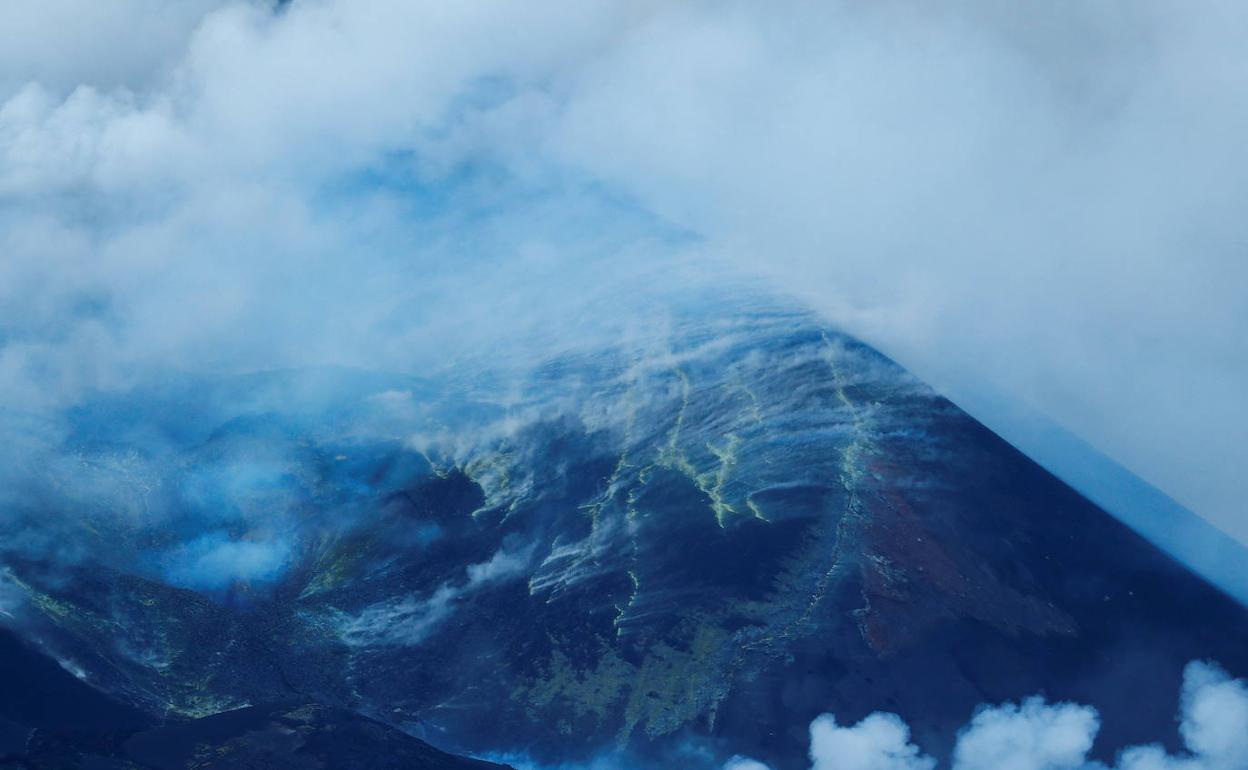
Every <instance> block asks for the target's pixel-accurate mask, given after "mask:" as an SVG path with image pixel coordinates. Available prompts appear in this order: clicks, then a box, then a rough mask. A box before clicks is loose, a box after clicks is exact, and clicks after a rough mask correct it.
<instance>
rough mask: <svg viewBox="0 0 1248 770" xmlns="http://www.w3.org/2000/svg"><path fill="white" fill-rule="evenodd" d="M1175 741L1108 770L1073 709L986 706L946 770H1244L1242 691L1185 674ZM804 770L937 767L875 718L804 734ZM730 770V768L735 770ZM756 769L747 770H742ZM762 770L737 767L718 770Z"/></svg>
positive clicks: (822, 720)
mask: <svg viewBox="0 0 1248 770" xmlns="http://www.w3.org/2000/svg"><path fill="white" fill-rule="evenodd" d="M1179 719H1180V727H1179V732H1180V734H1181V735H1182V737H1183V742H1184V744H1185V745H1186V747H1187V753H1186V754H1182V755H1179V756H1173V755H1170V754H1167V753H1166V751H1165V749H1164V748H1162V747H1161V746H1160V745H1153V746H1134V747H1129V748H1126V749H1124V750H1122V751H1121V752H1120V754H1119V757H1118V761H1117V762H1116V763H1115V765H1114V768H1107V767H1106V766H1105V765H1103V764H1101V763H1099V762H1095V761H1093V760H1090V759H1089V758H1088V752H1089V751H1090V750H1091V749H1092V744H1093V741H1094V740H1095V739H1096V734H1097V731H1098V730H1099V729H1100V717H1099V715H1098V714H1097V712H1096V709H1094V708H1091V707H1090V706H1081V705H1078V704H1074V703H1057V704H1049V703H1046V702H1045V701H1044V699H1043V698H1040V697H1038V696H1037V697H1033V698H1028V699H1027V700H1024V701H1023V702H1022V703H1019V704H1014V703H1005V704H1001V705H995V706H983V707H981V708H980V709H978V710H977V711H976V713H975V715H974V717H972V719H971V722H970V723H969V724H968V725H967V726H966V727H965V728H963V729H962V730H961V731H960V732H959V733H958V739H957V743H956V745H955V747H954V751H953V757H952V761H951V768H952V770H1244V768H1248V681H1245V680H1242V679H1232V678H1231V677H1230V676H1229V675H1228V674H1227V673H1226V672H1225V671H1223V670H1222V669H1221V668H1219V667H1218V666H1217V665H1215V664H1212V663H1207V662H1202V661H1193V662H1191V663H1189V664H1188V666H1187V668H1186V669H1185V671H1184V674H1183V692H1182V697H1181V702H1180V714H1179ZM810 736H811V743H810V756H811V761H812V763H813V764H812V765H811V770H933V768H935V766H936V761H935V760H933V759H931V758H929V757H926V756H924V755H922V754H921V753H920V752H919V749H918V748H917V747H916V746H914V745H913V744H911V743H910V730H909V728H908V727H907V726H906V724H905V722H903V721H902V720H901V718H900V717H898V716H897V715H896V714H885V713H875V714H872V715H870V716H868V717H867V718H866V719H864V720H863V721H862V722H860V723H858V724H857V725H856V726H854V727H841V726H839V725H837V723H836V719H835V718H834V717H833V716H832V715H830V714H824V715H823V716H820V717H818V718H817V719H815V721H814V722H812V723H811V725H810ZM734 763H735V764H734ZM749 763H753V764H749ZM742 768H749V770H765V768H766V765H763V764H762V763H759V762H756V761H755V760H751V759H747V758H744V757H734V758H733V759H732V760H730V761H729V762H728V764H726V765H725V766H724V770H742Z"/></svg>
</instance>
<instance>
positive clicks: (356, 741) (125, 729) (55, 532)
mask: <svg viewBox="0 0 1248 770" xmlns="http://www.w3.org/2000/svg"><path fill="white" fill-rule="evenodd" d="M63 426H64V429H63V430H61V431H59V432H56V433H55V434H49V437H47V438H46V439H45V440H43V441H42V443H40V444H39V448H38V449H37V450H32V454H31V459H30V464H29V467H28V468H25V469H24V470H23V474H24V476H23V478H24V479H25V481H26V483H25V485H24V488H23V489H22V490H21V495H20V498H19V499H20V503H19V504H18V505H15V510H14V511H13V513H12V515H10V516H8V517H7V518H6V519H5V524H4V526H5V529H6V530H7V531H6V538H7V544H6V545H5V546H4V550H3V554H4V563H5V565H6V569H7V572H6V573H5V574H6V592H5V593H6V596H8V595H11V596H13V597H16V599H14V600H13V607H12V611H11V613H9V615H8V617H7V618H6V623H7V625H8V626H9V627H10V629H11V632H12V633H13V634H15V635H17V636H20V637H21V638H22V639H23V640H25V641H24V643H23V645H24V646H23V647H22V649H24V650H26V653H23V654H27V653H28V654H30V655H42V656H47V657H46V658H41V659H42V660H45V662H46V660H47V659H48V658H51V659H55V660H56V661H58V662H59V663H60V664H61V666H60V667H56V666H51V667H47V672H46V676H47V677H49V678H53V677H56V678H57V681H61V680H64V679H65V677H68V676H69V675H68V674H66V673H65V672H66V671H69V672H72V673H73V676H72V677H69V679H71V680H72V686H73V687H80V688H82V689H83V690H84V692H89V693H90V696H89V697H88V696H86V695H84V696H82V697H83V698H86V699H87V700H81V699H79V698H78V697H77V696H75V697H67V699H66V702H68V701H74V702H79V701H80V700H81V702H83V703H86V704H87V705H86V706H84V707H83V708H89V707H90V703H89V699H90V698H107V699H108V700H109V702H110V703H114V704H117V709H118V710H117V711H116V713H117V714H119V715H123V716H124V719H123V718H122V717H120V716H119V717H118V718H117V720H120V721H117V720H113V721H109V720H105V719H103V718H101V719H100V720H96V721H92V722H89V723H84V724H83V725H82V730H81V731H79V732H85V733H86V734H87V735H86V737H81V736H79V737H76V738H72V739H71V738H61V739H58V740H61V741H62V743H60V744H57V745H58V746H61V748H58V749H57V750H58V751H62V752H63V753H64V752H68V751H69V750H70V749H67V748H64V747H65V746H73V747H78V748H74V749H73V750H74V751H79V752H80V753H81V751H82V750H81V745H84V744H83V742H87V743H89V742H90V741H95V742H96V743H97V744H101V745H104V747H105V748H104V749H99V750H98V751H96V755H98V756H101V757H112V759H110V760H109V761H116V762H122V761H124V762H129V763H131V764H129V765H124V766H126V767H151V768H158V767H159V768H163V767H173V766H178V767H182V766H186V767H191V766H194V767H199V766H203V767H209V766H211V767H217V766H218V765H207V764H205V765H196V764H193V763H194V762H195V761H203V757H204V755H203V754H202V752H201V753H200V754H194V752H193V751H190V750H189V749H188V750H186V752H189V753H186V752H184V747H185V746H188V745H202V746H208V747H209V748H210V749H211V747H213V746H216V747H217V748H220V747H224V746H227V745H233V746H237V745H238V740H240V739H239V738H238V735H240V734H241V735H249V736H252V737H251V738H248V739H247V740H249V741H252V743H253V744H255V743H257V742H262V741H261V738H260V737H256V734H257V732H259V733H261V734H262V735H261V737H263V741H267V742H264V743H263V745H265V746H268V745H269V744H270V743H271V742H274V741H278V740H279V739H281V740H286V739H287V738H288V737H289V735H298V734H300V733H299V729H300V726H301V725H302V726H307V725H315V726H316V729H315V730H312V728H309V730H310V731H312V732H315V733H316V737H315V740H316V741H322V742H328V743H325V745H328V746H331V747H332V746H333V740H334V739H333V738H332V735H331V733H332V734H337V735H341V736H343V738H342V740H344V741H351V743H350V746H353V747H355V751H356V754H357V755H360V753H361V752H363V753H364V754H366V753H367V752H368V751H382V750H381V749H376V748H364V747H366V746H374V747H376V746H385V747H394V746H398V745H400V744H402V745H404V746H408V744H406V743H403V741H409V740H410V741H416V742H417V743H419V742H421V741H427V742H428V743H431V744H433V745H436V746H438V747H439V748H441V749H445V750H447V751H451V752H457V753H463V754H471V755H474V756H479V757H482V756H488V757H495V758H504V759H506V758H508V757H512V758H517V759H524V760H532V761H535V762H539V763H544V764H552V765H554V764H559V763H567V762H574V761H585V760H588V759H591V758H593V757H597V756H601V755H603V754H607V755H609V756H612V757H615V758H617V759H619V760H620V761H621V762H623V763H624V764H625V765H626V766H636V767H642V768H648V767H689V768H713V767H718V766H720V765H721V764H722V763H723V762H724V760H725V759H726V758H727V757H729V756H731V755H734V754H748V755H749V756H753V757H757V758H759V759H760V760H763V761H765V762H767V763H768V764H769V765H770V766H771V767H773V768H778V769H780V770H797V768H804V767H806V766H807V765H808V760H807V759H806V749H807V734H806V726H807V725H808V724H809V722H810V721H811V719H813V718H814V717H816V716H817V715H819V714H821V713H824V712H832V713H834V714H836V715H837V716H838V718H840V719H841V720H842V721H856V720H858V719H860V718H862V717H864V716H865V715H867V714H868V713H871V712H873V711H879V710H883V711H889V712H894V713H897V714H899V715H901V716H902V717H903V718H904V719H905V720H906V721H907V722H908V723H909V724H910V726H911V727H912V729H913V731H914V736H915V739H916V741H917V742H919V743H920V744H921V745H923V746H924V747H925V748H926V750H928V751H929V752H931V753H933V754H934V755H936V756H938V757H942V758H943V757H947V756H948V755H949V752H950V750H951V748H952V745H953V740H954V737H955V734H956V731H957V728H958V727H959V726H961V725H962V724H963V723H965V722H966V720H967V719H968V717H969V716H970V715H971V713H972V712H973V710H974V709H975V707H976V706H977V705H978V704H981V703H986V702H987V703H996V702H1002V701H1006V700H1018V699H1020V698H1023V697H1025V696H1029V695H1033V694H1037V693H1040V694H1043V695H1045V696H1046V697H1048V698H1050V699H1062V700H1066V699H1069V700H1074V701H1079V702H1081V703H1086V704H1090V705H1093V706H1095V707H1096V708H1097V709H1098V710H1099V711H1100V713H1101V715H1102V718H1103V728H1102V731H1101V733H1100V737H1099V741H1100V742H1099V743H1098V744H1097V749H1096V751H1097V752H1099V754H1100V755H1101V756H1109V755H1110V754H1112V752H1113V751H1114V750H1115V749H1116V748H1118V747H1120V746H1123V745H1125V744H1129V743H1148V742H1152V741H1155V740H1157V739H1158V738H1159V737H1160V738H1161V739H1162V740H1163V741H1164V742H1169V743H1170V744H1171V745H1174V744H1176V743H1177V741H1178V731H1177V726H1176V723H1175V720H1174V713H1175V710H1176V696H1175V693H1177V692H1178V690H1179V686H1180V681H1181V679H1182V674H1183V668H1184V666H1185V665H1186V664H1187V663H1188V662H1189V661H1191V660H1194V659H1211V660H1215V661H1217V662H1219V663H1220V664H1221V665H1222V666H1223V667H1225V668H1226V669H1227V671H1228V672H1230V673H1231V674H1232V675H1234V676H1245V675H1248V645H1245V644H1244V641H1245V640H1248V611H1246V610H1245V608H1244V607H1243V606H1242V605H1241V604H1239V603H1238V602H1237V601H1236V600H1234V599H1232V598H1230V597H1229V596H1227V595H1226V594H1224V593H1223V592H1222V591H1220V590H1219V589H1217V588H1215V587H1214V586H1211V585H1210V584H1208V583H1207V582H1206V581H1205V580H1203V579H1202V578H1200V577H1198V576H1197V575H1195V574H1193V573H1192V572H1191V571H1189V570H1188V569H1187V568H1186V567H1184V566H1183V565H1181V564H1179V563H1178V562H1176V561H1175V560H1174V559H1172V558H1171V557H1169V556H1168V555H1166V553H1164V552H1162V551H1161V550H1159V549H1158V548H1157V547H1156V546H1154V545H1152V544H1151V543H1149V542H1148V541H1146V540H1145V539H1143V538H1142V537H1140V536H1139V535H1137V534H1136V533H1134V532H1133V531H1132V530H1130V529H1129V528H1127V527H1126V526H1124V525H1123V524H1121V523H1120V522H1119V521H1118V520H1117V519H1116V518H1115V517H1113V516H1111V515H1109V514H1108V513H1106V512H1105V511H1103V510H1101V509H1100V508H1098V507H1097V506H1096V505H1095V504H1093V503H1091V502H1090V501H1088V500H1087V499H1085V498H1084V497H1083V496H1081V495H1080V494H1079V493H1077V492H1076V491H1075V490H1073V489H1072V488H1070V487H1069V486H1067V485H1066V484H1064V483H1063V482H1061V481H1060V480H1058V479H1057V478H1055V477H1054V476H1053V475H1051V474H1050V473H1049V472H1047V471H1046V470H1044V469H1043V468H1041V467H1040V466H1038V465H1037V464H1036V463H1034V462H1033V461H1031V460H1030V459H1028V457H1026V456H1025V455H1023V454H1022V453H1020V452H1019V451H1018V450H1016V449H1015V448H1014V447H1012V446H1011V445H1010V444H1008V443H1007V442H1005V441H1004V440H1002V439H1001V438H1000V437H998V436H997V435H995V434H994V433H992V432H991V431H989V430H988V429H986V428H985V427H984V426H982V425H981V424H979V423H978V422H976V421H975V420H974V419H972V418H971V417H969V416H968V415H967V414H965V413H964V412H962V411H961V410H960V409H958V408H957V407H956V406H955V405H953V404H952V403H950V402H949V401H948V400H946V399H944V398H942V397H941V396H939V395H938V394H937V393H935V392H933V391H932V390H931V389H930V388H928V387H927V386H925V385H924V384H923V383H921V382H919V381H918V380H916V379H915V378H914V377H913V376H911V375H910V374H908V373H907V372H906V371H904V370H903V369H902V368H901V367H899V366H898V365H896V364H895V363H893V362H892V361H890V360H889V359H887V358H886V357H884V356H883V355H881V354H879V353H878V352H876V351H874V350H873V349H871V348H869V347H868V346H866V345H863V344H862V343H860V342H858V341H856V340H854V339H853V338H851V337H849V336H846V335H844V334H841V333H839V332H837V331H835V330H833V329H829V328H826V327H824V326H823V325H822V324H821V323H820V322H819V321H818V320H817V319H815V318H812V317H811V316H809V315H806V314H804V313H800V312H789V311H785V310H776V309H774V308H771V307H754V306H751V307H749V308H746V309H740V308H737V309H734V311H733V312H731V313H727V312H719V313H710V314H708V313H698V314H689V315H686V316H682V317H679V318H677V319H676V320H675V321H674V322H673V323H672V324H671V327H670V329H668V330H667V332H666V333H665V334H663V335H658V336H650V337H646V338H644V339H629V340H619V341H616V342H613V343H612V344H610V345H603V346H602V347H601V348H598V349H594V350H579V351H576V352H567V351H563V352H559V353H557V354H556V353H553V352H552V355H551V356H550V357H549V358H548V359H547V360H544V361H542V362H540V363H539V364H537V365H530V366H527V367H516V366H514V365H508V366H505V367H504V366H501V365H499V366H492V365H491V362H489V361H473V362H464V363H461V364H460V365H457V366H456V367H454V368H451V369H448V370H445V371H440V372H436V373H427V374H423V375H421V376H413V375H407V374H393V373H379V372H363V371H357V370H346V369H305V370H296V371H278V372H267V373H258V374H250V375H243V376H233V377H216V378H205V377H192V376H185V377H175V378H171V379H169V380H168V381H166V382H163V383H160V384H159V385H156V386H148V387H145V388H143V389H139V390H134V391H129V392H125V393H112V394H101V395H98V396H96V397H94V398H92V399H91V400H90V401H89V402H87V403H85V404H84V405H82V406H80V407H78V408H76V409H75V410H73V411H72V412H69V413H67V414H65V415H64V420H63ZM15 644H16V642H15ZM14 649H16V648H14ZM35 650H38V651H39V652H38V653H36V652H35ZM40 670H42V669H40ZM63 685H64V686H65V687H66V688H69V687H71V684H70V682H69V681H64V682H63ZM27 686H29V687H31V688H36V687H37V685H35V684H31V685H27ZM6 697H15V696H13V695H12V693H10V695H9V696H6ZM273 704H283V705H281V706H276V705H273ZM56 708H68V706H67V705H65V706H57V707H56ZM240 709H241V711H239V710H240ZM44 711H46V709H45V710H44ZM44 711H41V712H40V713H39V714H36V715H34V716H32V713H33V712H30V711H29V710H27V711H22V710H21V709H18V708H16V707H13V708H11V709H10V710H9V712H7V714H8V715H7V717H6V719H8V720H9V722H8V724H6V729H8V728H11V730H10V731H11V732H12V731H17V733H15V734H19V733H21V731H22V730H35V731H36V733H38V734H40V735H51V734H53V733H56V729H55V728H56V725H55V724H50V722H56V719H51V720H50V721H49V718H47V717H46V715H44ZM53 711H55V708H54V709H53ZM230 714H235V716H233V717H230V716H228V715H230ZM213 715H217V716H213ZM72 719H73V717H72V715H70V714H66V715H65V719H64V720H63V721H72ZM41 720H42V721H41ZM205 720H219V721H220V720H224V722H222V723H223V724H224V723H229V724H233V723H232V722H230V720H234V721H236V722H238V723H239V724H241V725H243V726H242V727H237V728H235V727H230V728H229V729H225V728H219V727H215V726H214V725H217V724H218V723H217V722H211V721H208V722H205ZM248 720H252V721H250V722H249V721H248ZM96 722H99V723H98V724H97V723H96ZM253 723H254V724H255V725H260V726H259V727H248V726H247V725H252V724H253ZM326 724H330V725H333V726H335V727H334V729H333V730H327V729H323V728H324V726H325V725H326ZM162 725H163V726H162ZM273 725H277V727H274V726H273ZM341 725H352V727H351V728H350V729H347V728H346V727H340V726H341ZM40 731H42V732H40ZM153 731H156V732H155V733H154V732H153ZM161 731H163V732H161ZM197 731H198V732H197ZM265 731H268V732H265ZM101 736H103V737H101ZM187 736H198V737H187ZM282 736H287V737H286V738H283V737H282ZM327 736H328V737H327ZM306 740H308V741H312V740H314V739H313V738H307V739H306ZM75 741H76V743H75ZM231 741H234V743H230V742H231ZM9 744H10V745H9V750H10V752H11V754H12V756H13V757H15V759H14V760H13V761H23V762H26V761H29V762H33V761H35V760H34V759H30V758H23V756H24V754H23V752H30V751H34V752H37V751H39V750H43V751H45V752H46V751H49V749H46V748H44V749H40V748H39V746H40V745H45V746H46V745H47V744H46V742H45V744H40V742H39V741H33V742H32V741H9ZM92 745H95V744H92ZM309 745H310V744H309ZM317 745H321V744H317ZM412 745H415V744H412ZM420 746H421V747H424V748H420V749H419V750H420V751H424V750H425V749H426V748H427V749H428V751H433V749H431V748H428V747H425V744H424V743H420ZM32 747H33V748H32ZM110 747H111V748H110ZM136 747H137V748H136ZM153 747H155V748H153ZM169 747H172V748H169ZM214 750H215V749H214ZM403 750H404V751H407V750H409V749H407V748H405V749H403ZM397 751H399V749H396V748H386V749H384V752H385V755H386V756H400V754H395V752H397ZM410 751H412V752H416V753H413V754H412V755H411V756H413V757H416V758H413V759H411V764H410V765H400V764H396V765H394V766H396V767H399V766H410V767H415V768H420V767H435V766H436V767H442V766H443V765H432V764H420V761H423V760H421V759H419V757H417V754H419V751H417V749H416V748H411V749H410ZM110 752H111V753H110ZM145 752H146V753H145ZM162 752H163V753H162ZM179 752H183V753H179ZM307 756H308V757H310V756H311V755H307ZM321 756H322V759H319V760H316V761H323V756H324V755H321ZM378 756H380V754H378ZM401 756H408V755H406V754H403V755H401ZM421 756H423V755H421ZM169 757H173V759H169ZM196 757H198V759H196ZM305 759H306V761H307V762H308V764H302V765H301V764H298V762H299V761H303V760H301V759H298V758H296V759H292V760H290V761H291V763H292V764H282V765H273V766H281V767H302V766H307V767H319V766H321V765H317V764H311V763H312V762H313V759H310V758H306V757H305ZM453 760H454V761H459V760H455V759H454V758H447V759H445V760H444V761H445V762H447V763H450V762H452V761H453ZM75 761H76V760H75ZM98 761H103V760H98ZM283 761H285V760H283ZM464 761H465V762H467V760H464ZM162 763H164V764H162ZM179 763H181V764H179ZM17 766H21V765H17ZM67 766H68V765H67ZM83 766H84V767H85V766H87V765H83ZM93 766H98V767H104V766H105V765H93ZM107 766H109V767H112V766H113V765H107ZM116 766H117V767H121V766H123V765H120V764H118V765H116ZM220 766H222V767H226V766H233V765H225V764H221V765H220ZM238 766H250V765H238ZM334 766H338V765H334ZM342 766H346V765H342ZM374 766H381V765H374ZM445 766H446V767H448V768H450V767H459V766H460V765H454V764H446V765H445ZM464 766H468V765H464Z"/></svg>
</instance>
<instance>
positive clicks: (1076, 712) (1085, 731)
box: [953, 698, 1100, 770]
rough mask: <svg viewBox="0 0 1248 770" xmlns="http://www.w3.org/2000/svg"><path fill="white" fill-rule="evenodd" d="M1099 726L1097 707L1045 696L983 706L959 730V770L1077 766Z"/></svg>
mask: <svg viewBox="0 0 1248 770" xmlns="http://www.w3.org/2000/svg"><path fill="white" fill-rule="evenodd" d="M1099 729H1100V719H1099V717H1098V716H1097V713H1096V710H1095V709H1093V708H1089V707H1088V706H1079V705H1076V704H1073V703H1060V704H1056V705H1049V704H1047V703H1045V702H1044V699H1042V698H1028V699H1027V700H1025V701H1023V702H1022V703H1021V704H1013V703H1006V704H1003V705H1000V706H994V707H990V708H983V709H980V710H979V712H978V713H976V714H975V716H974V718H973V719H972V720H971V723H970V725H968V726H967V727H966V729H965V730H964V731H963V732H962V733H961V734H959V736H958V743H957V747H956V748H955V750H954V759H953V766H954V767H955V768H957V769H958V770H1079V768H1081V767H1083V766H1084V764H1085V762H1086V757H1087V753H1088V751H1089V750H1090V749H1091V748H1092V741H1093V739H1094V737H1095V736H1096V733H1097V730H1099Z"/></svg>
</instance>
